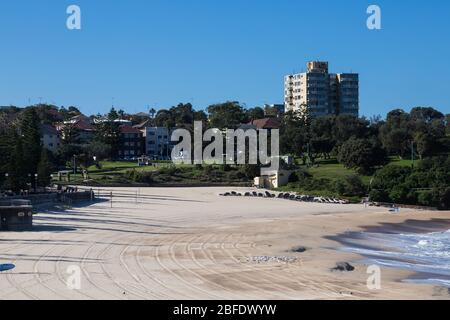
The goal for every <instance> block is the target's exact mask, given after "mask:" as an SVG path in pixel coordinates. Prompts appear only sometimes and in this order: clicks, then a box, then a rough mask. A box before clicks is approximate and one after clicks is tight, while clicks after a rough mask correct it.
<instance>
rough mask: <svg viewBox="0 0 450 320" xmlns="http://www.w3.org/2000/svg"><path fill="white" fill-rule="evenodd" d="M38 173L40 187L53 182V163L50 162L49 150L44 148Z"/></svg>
mask: <svg viewBox="0 0 450 320" xmlns="http://www.w3.org/2000/svg"><path fill="white" fill-rule="evenodd" d="M37 173H38V185H39V186H40V187H47V186H49V185H50V182H51V177H50V175H51V173H52V164H51V163H50V160H49V157H48V151H47V150H46V149H44V148H43V149H42V152H41V160H40V161H39V164H38V167H37Z"/></svg>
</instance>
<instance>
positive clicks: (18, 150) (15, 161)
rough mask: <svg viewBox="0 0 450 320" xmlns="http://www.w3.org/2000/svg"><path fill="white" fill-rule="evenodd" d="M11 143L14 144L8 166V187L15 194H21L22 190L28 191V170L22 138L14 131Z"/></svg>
mask: <svg viewBox="0 0 450 320" xmlns="http://www.w3.org/2000/svg"><path fill="white" fill-rule="evenodd" d="M10 139H11V140H10V141H11V142H12V143H13V144H12V146H13V148H12V150H11V155H10V157H9V161H8V165H7V173H8V179H7V182H6V184H7V186H8V187H9V189H11V190H12V191H14V192H19V191H20V190H21V189H26V185H27V184H26V182H27V172H26V171H27V169H26V167H27V166H26V162H25V161H24V156H23V145H22V138H21V137H20V136H19V135H17V133H16V132H15V131H12V133H11V137H10Z"/></svg>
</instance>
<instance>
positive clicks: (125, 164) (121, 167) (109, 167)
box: [71, 157, 417, 184]
mask: <svg viewBox="0 0 450 320" xmlns="http://www.w3.org/2000/svg"><path fill="white" fill-rule="evenodd" d="M416 163H417V161H416ZM100 164H101V169H98V168H97V167H96V166H91V167H90V168H89V170H88V171H89V179H90V180H92V181H94V182H97V183H99V184H120V183H124V184H126V183H127V181H126V180H125V179H124V177H123V176H124V173H125V172H127V171H128V170H136V171H138V172H139V171H141V172H152V171H157V170H159V169H160V168H162V167H167V166H170V165H172V163H171V162H155V165H154V166H153V165H152V166H139V165H138V163H137V161H101V162H100ZM389 164H390V165H398V166H411V165H412V161H411V160H402V159H400V158H398V157H391V158H390V163H389ZM179 166H183V167H186V166H189V165H179ZM302 168H303V169H305V170H307V171H308V172H309V173H310V174H311V175H312V176H313V177H314V178H316V179H323V178H325V179H329V180H332V181H334V180H338V179H341V178H344V177H346V176H350V175H355V174H356V175H358V173H357V172H356V171H355V170H351V169H347V168H345V167H344V166H343V165H342V164H339V163H338V162H337V160H336V158H332V159H327V160H325V159H318V160H317V161H316V165H315V166H314V167H312V168H306V167H305V166H302ZM194 171H195V168H193V172H194ZM359 176H360V177H361V179H362V181H363V182H364V183H365V184H369V182H370V179H371V178H372V177H371V176H364V175H359ZM71 183H83V177H82V175H81V174H76V175H73V174H72V175H71Z"/></svg>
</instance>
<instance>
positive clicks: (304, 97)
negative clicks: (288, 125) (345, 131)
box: [284, 61, 359, 117]
mask: <svg viewBox="0 0 450 320" xmlns="http://www.w3.org/2000/svg"><path fill="white" fill-rule="evenodd" d="M284 88H285V89H284V102H285V108H286V112H289V111H295V112H300V113H304V114H307V115H309V116H311V117H320V116H326V115H330V114H350V115H354V116H358V115H359V76H358V74H356V73H339V74H333V73H328V62H322V61H311V62H308V71H307V72H304V73H298V74H291V75H287V76H286V77H285V79H284Z"/></svg>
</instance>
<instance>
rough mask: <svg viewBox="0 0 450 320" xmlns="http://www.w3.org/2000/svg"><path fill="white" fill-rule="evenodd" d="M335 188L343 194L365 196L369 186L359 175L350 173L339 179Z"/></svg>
mask: <svg viewBox="0 0 450 320" xmlns="http://www.w3.org/2000/svg"><path fill="white" fill-rule="evenodd" d="M334 190H335V191H336V192H337V193H338V194H339V195H341V196H348V197H358V196H364V195H365V194H366V192H367V187H366V186H365V185H364V183H363V182H362V180H361V178H360V177H359V176H357V175H350V176H347V177H344V178H342V179H339V180H337V181H336V182H335V184H334Z"/></svg>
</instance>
